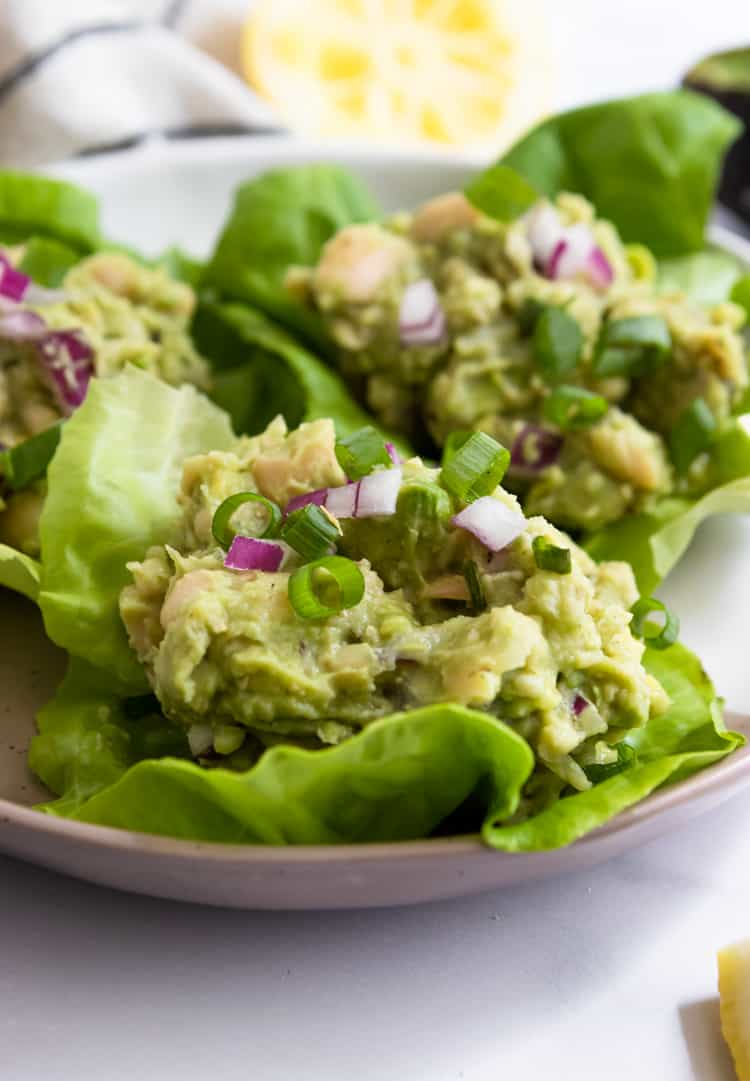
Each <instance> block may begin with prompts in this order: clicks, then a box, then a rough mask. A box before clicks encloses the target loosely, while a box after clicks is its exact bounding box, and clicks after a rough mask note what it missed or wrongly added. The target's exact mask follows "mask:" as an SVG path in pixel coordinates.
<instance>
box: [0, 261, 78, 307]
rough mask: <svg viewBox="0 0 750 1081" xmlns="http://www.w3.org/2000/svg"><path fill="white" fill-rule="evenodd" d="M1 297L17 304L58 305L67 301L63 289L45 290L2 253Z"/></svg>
mask: <svg viewBox="0 0 750 1081" xmlns="http://www.w3.org/2000/svg"><path fill="white" fill-rule="evenodd" d="M0 296H3V297H5V298H6V299H7V300H12V301H14V302H15V303H16V304H20V303H21V301H25V303H26V304H56V303H59V302H60V301H63V300H66V299H67V294H66V293H64V292H63V291H62V290H61V289H45V288H44V287H43V286H41V285H37V284H36V283H35V282H33V281H32V280H31V278H30V277H29V276H28V274H24V273H22V271H20V270H16V268H15V267H14V266H13V264H12V263H11V262H10V260H9V259H8V258H7V256H5V255H3V253H2V252H0Z"/></svg>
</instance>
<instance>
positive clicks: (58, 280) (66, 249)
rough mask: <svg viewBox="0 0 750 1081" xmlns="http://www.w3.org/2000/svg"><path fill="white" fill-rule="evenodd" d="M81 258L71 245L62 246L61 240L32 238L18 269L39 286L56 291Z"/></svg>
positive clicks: (43, 237)
mask: <svg viewBox="0 0 750 1081" xmlns="http://www.w3.org/2000/svg"><path fill="white" fill-rule="evenodd" d="M80 258H81V253H80V251H77V250H76V249H75V248H71V247H70V245H69V244H61V243H60V241H59V240H51V239H50V238H49V237H45V236H32V237H30V238H29V240H28V241H27V243H26V245H25V248H24V253H23V258H22V259H21V261H20V263H19V264H18V269H19V270H21V271H23V273H24V274H28V276H29V277H30V278H33V280H34V281H35V282H37V283H38V284H39V285H44V286H46V287H47V288H49V289H56V288H57V286H58V285H61V284H62V281H63V278H64V277H65V275H66V274H67V273H68V271H69V270H70V269H71V267H74V266H75V265H76V263H77V262H79V260H80Z"/></svg>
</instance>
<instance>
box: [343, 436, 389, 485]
mask: <svg viewBox="0 0 750 1081" xmlns="http://www.w3.org/2000/svg"><path fill="white" fill-rule="evenodd" d="M335 449H336V460H337V461H338V463H339V465H340V466H341V468H342V469H343V470H344V472H345V473H346V475H347V477H349V479H350V480H360V479H361V478H362V477H366V476H367V474H368V473H372V471H373V469H374V468H375V466H376V465H385V466H391V465H392V464H393V462H392V461H391V456H390V454H389V453H388V448H387V447H386V445H385V440H384V439H383V437H382V436H380V435H378V433H377V432H376V431H375V429H374V428H371V427H369V426H368V427H366V428H360V429H359V431H358V432H354V433H353V434H352V435H350V436H348V437H347V438H346V439H339V440H338V442H337V443H336V448H335Z"/></svg>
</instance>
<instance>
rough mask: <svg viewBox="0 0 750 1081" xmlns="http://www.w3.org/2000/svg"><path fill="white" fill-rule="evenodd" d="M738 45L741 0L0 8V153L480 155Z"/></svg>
mask: <svg viewBox="0 0 750 1081" xmlns="http://www.w3.org/2000/svg"><path fill="white" fill-rule="evenodd" d="M748 46H750V3H748V0H710V2H709V3H704V4H701V3H698V2H696V0H693V2H692V3H690V4H686V3H685V0H622V2H620V3H618V4H612V3H603V2H601V0H566V2H565V3H563V2H562V0H66V3H65V4H62V3H60V2H59V0H2V3H0V160H1V161H2V163H3V164H16V165H19V166H28V165H33V164H40V163H43V162H49V161H51V160H56V159H60V158H66V157H69V156H71V155H73V154H78V153H84V152H92V151H96V150H98V149H102V148H106V147H109V146H116V145H122V144H127V143H129V142H130V143H132V142H135V141H137V140H139V139H142V138H145V137H158V136H161V135H164V134H165V133H167V134H171V135H180V134H195V133H196V132H201V131H203V132H210V131H214V132H218V131H225V132H231V131H243V130H259V129H265V128H276V127H282V128H285V129H291V130H293V131H295V132H299V133H301V134H306V135H312V136H316V137H317V136H323V137H325V138H328V139H333V138H348V139H357V140H358V141H365V142H370V143H371V142H376V141H377V142H381V143H399V144H411V145H414V144H415V143H417V144H420V145H422V146H424V147H425V148H428V149H429V148H432V149H435V148H437V149H442V150H445V149H450V150H451V151H452V152H454V153H460V154H463V155H467V156H472V157H483V158H487V157H489V156H491V155H492V154H494V153H497V151H499V150H501V149H502V148H503V147H504V146H507V145H508V144H509V143H510V142H511V141H513V139H515V138H516V137H517V136H518V135H519V134H520V133H521V132H522V131H523V130H525V129H526V128H527V127H528V126H529V125H530V124H532V123H533V122H534V121H536V120H538V119H539V118H540V117H541V116H543V115H545V114H546V113H550V112H557V111H559V110H560V109H564V108H568V107H570V106H574V105H579V104H582V103H584V102H589V101H596V100H601V99H604V98H610V97H614V96H619V95H627V94H633V93H637V92H639V91H643V90H648V89H663V88H666V87H671V86H675V85H677V84H679V82H680V81H681V79H682V78H683V76H684V75H685V73H686V72H687V71H688V70H689V69H690V68H691V67H692V66H693V65H694V64H695V63H696V61H698V60H700V59H701V58H702V57H705V56H706V55H707V54H710V53H714V52H716V51H718V50H725V49H730V48H740V47H748ZM747 56H750V54H747ZM744 64H745V67H744V71H745V78H746V82H747V89H748V94H749V95H750V59H748V58H747V57H746V59H745V61H744Z"/></svg>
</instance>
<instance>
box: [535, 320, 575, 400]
mask: <svg viewBox="0 0 750 1081" xmlns="http://www.w3.org/2000/svg"><path fill="white" fill-rule="evenodd" d="M583 344H584V337H583V331H582V330H581V328H580V327H579V325H578V323H577V322H576V321H575V319H574V318H573V316H572V315H568V313H567V312H566V311H564V310H563V309H562V308H546V309H545V310H544V311H543V312H542V313H541V315H540V316H539V318H538V319H537V321H536V325H535V327H534V354H535V357H536V362H537V365H538V366H539V368H540V369H541V371H542V374H543V375H544V378H545V379H546V380H548V381H549V382H554V381H555V380H556V379H560V378H561V377H562V376H564V375H567V373H568V372H571V371H572V370H573V369H574V368H575V367H576V366H577V365H578V362H579V361H580V359H581V353H582V352H583Z"/></svg>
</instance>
